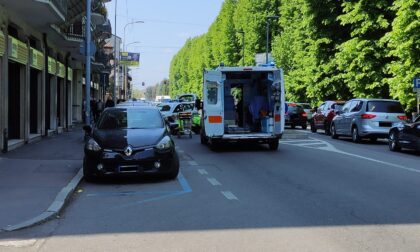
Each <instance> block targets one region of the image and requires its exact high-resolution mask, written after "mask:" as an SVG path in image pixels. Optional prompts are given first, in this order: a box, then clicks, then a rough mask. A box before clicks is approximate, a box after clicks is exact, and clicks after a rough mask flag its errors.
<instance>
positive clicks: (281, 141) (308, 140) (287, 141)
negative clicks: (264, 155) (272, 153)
mask: <svg viewBox="0 0 420 252" xmlns="http://www.w3.org/2000/svg"><path fill="white" fill-rule="evenodd" d="M312 141H314V140H311V139H294V140H280V143H296V142H312Z"/></svg>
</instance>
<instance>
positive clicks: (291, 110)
mask: <svg viewBox="0 0 420 252" xmlns="http://www.w3.org/2000/svg"><path fill="white" fill-rule="evenodd" d="M288 107H289V108H288V109H289V110H288V111H289V113H298V112H302V110H303V108H302V106H301V105H294V104H293V105H291V104H289V106H288Z"/></svg>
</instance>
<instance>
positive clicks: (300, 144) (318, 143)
mask: <svg viewBox="0 0 420 252" xmlns="http://www.w3.org/2000/svg"><path fill="white" fill-rule="evenodd" d="M320 144H324V143H323V142H319V141H314V142H310V143H309V142H308V143H296V144H293V145H297V146H311V145H320Z"/></svg>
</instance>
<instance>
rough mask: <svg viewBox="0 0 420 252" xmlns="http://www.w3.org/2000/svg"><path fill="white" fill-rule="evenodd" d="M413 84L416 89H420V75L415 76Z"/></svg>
mask: <svg viewBox="0 0 420 252" xmlns="http://www.w3.org/2000/svg"><path fill="white" fill-rule="evenodd" d="M413 84H414V89H420V77H414V79H413Z"/></svg>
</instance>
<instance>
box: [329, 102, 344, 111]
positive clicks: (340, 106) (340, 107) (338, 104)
mask: <svg viewBox="0 0 420 252" xmlns="http://www.w3.org/2000/svg"><path fill="white" fill-rule="evenodd" d="M343 106H344V103H336V104H333V105H332V106H331V108H332V109H335V110H341V109H342V108H343Z"/></svg>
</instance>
